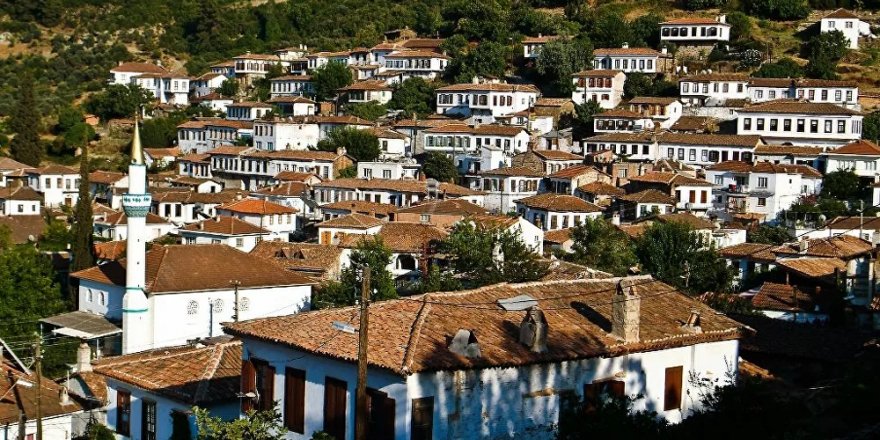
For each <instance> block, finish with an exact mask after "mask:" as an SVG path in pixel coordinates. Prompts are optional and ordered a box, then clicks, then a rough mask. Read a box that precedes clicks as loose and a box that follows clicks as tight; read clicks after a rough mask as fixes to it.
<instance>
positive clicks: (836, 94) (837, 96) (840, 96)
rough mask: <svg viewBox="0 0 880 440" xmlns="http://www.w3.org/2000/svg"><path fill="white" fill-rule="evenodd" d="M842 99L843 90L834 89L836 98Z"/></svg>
mask: <svg viewBox="0 0 880 440" xmlns="http://www.w3.org/2000/svg"><path fill="white" fill-rule="evenodd" d="M841 99H843V92H842V91H840V90H835V91H834V100H835V101H840V100H841Z"/></svg>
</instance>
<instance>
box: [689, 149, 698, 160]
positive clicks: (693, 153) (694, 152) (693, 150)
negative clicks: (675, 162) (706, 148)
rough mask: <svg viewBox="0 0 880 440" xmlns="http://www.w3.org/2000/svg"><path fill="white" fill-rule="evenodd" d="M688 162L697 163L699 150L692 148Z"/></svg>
mask: <svg viewBox="0 0 880 440" xmlns="http://www.w3.org/2000/svg"><path fill="white" fill-rule="evenodd" d="M688 160H690V161H691V162H695V161H696V160H697V150H696V149H694V148H691V149H690V150H689V153H688Z"/></svg>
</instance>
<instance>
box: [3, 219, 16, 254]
mask: <svg viewBox="0 0 880 440" xmlns="http://www.w3.org/2000/svg"><path fill="white" fill-rule="evenodd" d="M13 244H15V243H13V242H12V228H10V227H9V225H7V224H2V225H0V252H3V251H5V250H6V249H9V248H11V247H12V245H13Z"/></svg>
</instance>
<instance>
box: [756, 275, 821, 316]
mask: <svg viewBox="0 0 880 440" xmlns="http://www.w3.org/2000/svg"><path fill="white" fill-rule="evenodd" d="M752 307H754V308H756V309H764V310H779V311H786V312H788V311H798V312H811V311H813V308H814V299H813V297H812V296H810V295H809V294H807V293H806V292H803V291H801V289H799V288H798V287H797V286H790V285H786V284H777V283H771V282H765V283H764V284H763V285H761V288H760V289H759V290H758V293H757V294H755V296H754V297H752Z"/></svg>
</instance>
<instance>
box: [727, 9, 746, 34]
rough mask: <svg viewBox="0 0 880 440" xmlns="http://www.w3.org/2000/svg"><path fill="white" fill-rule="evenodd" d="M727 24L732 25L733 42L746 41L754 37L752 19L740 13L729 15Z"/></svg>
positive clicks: (735, 12)
mask: <svg viewBox="0 0 880 440" xmlns="http://www.w3.org/2000/svg"><path fill="white" fill-rule="evenodd" d="M727 23H728V24H729V25H730V39H731V40H732V41H740V40H745V39H748V38H749V37H751V36H752V35H751V34H752V19H751V18H749V16H748V15H746V14H743V13H742V12H739V11H734V12H731V13H729V14H727Z"/></svg>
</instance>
